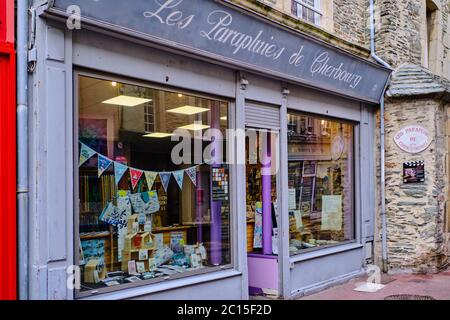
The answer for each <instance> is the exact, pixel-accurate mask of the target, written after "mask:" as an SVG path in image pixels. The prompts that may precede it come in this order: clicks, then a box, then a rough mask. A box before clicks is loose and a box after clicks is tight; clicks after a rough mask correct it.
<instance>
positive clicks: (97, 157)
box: [75, 75, 232, 295]
mask: <svg viewBox="0 0 450 320" xmlns="http://www.w3.org/2000/svg"><path fill="white" fill-rule="evenodd" d="M77 86H78V123H77V124H78V138H77V141H76V142H77V144H78V146H79V160H78V163H77V166H76V167H77V168H78V179H77V180H78V214H77V220H76V228H77V230H76V232H75V234H76V235H77V239H76V247H77V248H78V250H76V261H77V262H78V265H79V266H80V271H81V289H80V290H79V294H81V295H87V294H90V292H92V291H94V290H96V291H98V292H106V291H113V290H116V289H122V288H127V287H133V286H136V285H145V284H150V283H153V282H158V281H170V280H171V279H175V278H179V277H184V276H189V275H193V274H198V273H202V272H209V271H214V270H218V269H221V268H223V267H226V266H231V263H232V261H231V242H230V240H231V239H230V190H229V183H230V172H229V168H228V166H226V165H224V164H223V163H224V161H218V159H219V157H221V156H223V157H225V155H220V154H219V153H224V154H226V150H227V147H228V144H227V141H226V134H225V131H226V129H227V128H228V119H229V118H230V117H229V115H228V112H229V108H228V103H227V102H225V101H219V100H215V99H209V98H205V97H199V96H194V95H190V94H186V93H181V92H174V91H173V90H161V89H157V88H152V87H150V86H138V85H132V84H127V83H121V82H117V81H113V80H103V79H98V78H94V77H88V76H83V75H79V76H78V85H77ZM180 129H183V132H184V133H185V134H189V140H187V141H188V143H187V144H186V145H187V146H188V147H187V148H185V149H184V150H182V151H181V152H175V153H174V152H173V150H175V149H174V147H176V146H177V145H178V146H179V145H180V141H184V142H185V141H186V140H185V139H186V138H187V136H186V135H183V139H181V137H180V131H179V130H180ZM208 129H218V130H216V132H217V131H218V132H220V133H223V134H222V137H223V139H220V138H219V136H218V135H217V134H216V135H214V138H212V135H210V134H208V133H207V132H208ZM177 130H178V131H177ZM174 137H177V139H174ZM208 148H209V149H208ZM177 150H178V149H177ZM207 150H214V151H213V152H212V153H211V154H212V157H208V156H205V155H208V153H207V152H204V151H207ZM199 153H200V157H199ZM177 155H178V156H182V159H178V158H176V159H174V157H176V156H177ZM211 159H215V161H214V162H212V161H211ZM221 160H223V159H221ZM179 163H181V164H179ZM208 163H209V164H208Z"/></svg>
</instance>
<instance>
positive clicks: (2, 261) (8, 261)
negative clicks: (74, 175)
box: [0, 0, 17, 300]
mask: <svg viewBox="0 0 450 320" xmlns="http://www.w3.org/2000/svg"><path fill="white" fill-rule="evenodd" d="M0 201H1V204H2V205H1V210H0V221H1V223H0V300H5V299H8V300H14V299H16V298H17V240H16V230H17V225H16V63H15V50H14V0H0Z"/></svg>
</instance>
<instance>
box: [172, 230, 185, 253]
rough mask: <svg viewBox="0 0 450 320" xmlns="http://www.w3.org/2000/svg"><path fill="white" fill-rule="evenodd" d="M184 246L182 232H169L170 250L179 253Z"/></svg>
mask: <svg viewBox="0 0 450 320" xmlns="http://www.w3.org/2000/svg"><path fill="white" fill-rule="evenodd" d="M183 246H184V234H183V232H171V233H170V249H172V250H174V251H175V250H176V251H179V250H178V249H182V248H183Z"/></svg>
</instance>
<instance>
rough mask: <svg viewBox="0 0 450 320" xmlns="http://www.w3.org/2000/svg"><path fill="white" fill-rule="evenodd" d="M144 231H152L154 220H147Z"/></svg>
mask: <svg viewBox="0 0 450 320" xmlns="http://www.w3.org/2000/svg"><path fill="white" fill-rule="evenodd" d="M144 231H145V232H152V222H151V220H147V221H146V222H145V224H144Z"/></svg>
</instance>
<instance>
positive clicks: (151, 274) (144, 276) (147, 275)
mask: <svg viewBox="0 0 450 320" xmlns="http://www.w3.org/2000/svg"><path fill="white" fill-rule="evenodd" d="M155 277H156V275H155V273H154V272H145V273H143V274H142V279H144V280H148V279H153V278H155Z"/></svg>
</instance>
